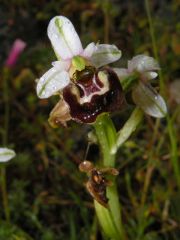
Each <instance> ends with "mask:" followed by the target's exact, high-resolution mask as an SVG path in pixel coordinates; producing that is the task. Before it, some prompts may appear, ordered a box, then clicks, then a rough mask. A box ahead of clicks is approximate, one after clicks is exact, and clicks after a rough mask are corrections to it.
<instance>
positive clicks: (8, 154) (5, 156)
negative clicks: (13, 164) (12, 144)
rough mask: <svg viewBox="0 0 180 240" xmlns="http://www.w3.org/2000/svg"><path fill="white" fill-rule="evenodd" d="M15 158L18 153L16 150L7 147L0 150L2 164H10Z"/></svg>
mask: <svg viewBox="0 0 180 240" xmlns="http://www.w3.org/2000/svg"><path fill="white" fill-rule="evenodd" d="M15 156H16V153H15V151H14V150H12V149H9V148H6V147H3V148H0V162H8V161H9V160H11V159H12V158H14V157H15Z"/></svg>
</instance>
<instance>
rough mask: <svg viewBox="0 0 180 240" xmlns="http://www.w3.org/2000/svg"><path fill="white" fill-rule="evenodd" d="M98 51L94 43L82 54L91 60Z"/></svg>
mask: <svg viewBox="0 0 180 240" xmlns="http://www.w3.org/2000/svg"><path fill="white" fill-rule="evenodd" d="M96 49H97V47H96V44H95V43H94V42H92V43H90V44H88V45H87V47H86V48H85V49H84V51H83V53H82V54H81V56H82V57H85V58H90V57H91V56H92V54H93V52H94V51H95V50H96Z"/></svg>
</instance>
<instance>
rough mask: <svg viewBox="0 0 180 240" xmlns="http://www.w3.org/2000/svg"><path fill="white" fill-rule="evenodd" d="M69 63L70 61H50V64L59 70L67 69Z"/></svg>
mask: <svg viewBox="0 0 180 240" xmlns="http://www.w3.org/2000/svg"><path fill="white" fill-rule="evenodd" d="M70 65H71V61H55V62H52V66H53V67H55V68H56V69H57V70H59V71H68V70H69V68H70Z"/></svg>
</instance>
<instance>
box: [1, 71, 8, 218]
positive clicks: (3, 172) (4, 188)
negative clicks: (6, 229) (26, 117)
mask: <svg viewBox="0 0 180 240" xmlns="http://www.w3.org/2000/svg"><path fill="white" fill-rule="evenodd" d="M8 76H9V70H8V69H7V68H5V69H4V72H3V77H4V79H3V98H4V106H5V111H4V134H3V145H4V146H7V144H8V132H9V111H10V108H9V87H8ZM0 174H1V187H2V200H3V206H4V212H5V217H6V220H7V221H8V222H9V221H10V211H9V205H8V194H7V183H6V167H5V166H3V167H1V168H0Z"/></svg>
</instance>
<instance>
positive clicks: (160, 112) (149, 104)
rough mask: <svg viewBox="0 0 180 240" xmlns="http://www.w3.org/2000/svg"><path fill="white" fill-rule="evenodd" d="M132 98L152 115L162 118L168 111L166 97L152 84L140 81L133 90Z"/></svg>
mask: <svg viewBox="0 0 180 240" xmlns="http://www.w3.org/2000/svg"><path fill="white" fill-rule="evenodd" d="M132 98H133V100H134V102H135V104H136V105H137V106H139V107H140V108H142V109H143V111H144V112H145V113H147V114H148V115H150V116H152V117H156V118H162V117H164V116H165V115H166V113H167V107H166V103H165V101H164V99H163V98H162V97H161V96H160V95H159V94H158V93H156V92H155V90H154V89H153V88H152V87H151V86H150V85H144V84H142V83H139V84H138V86H137V87H136V88H135V89H134V90H133V92H132Z"/></svg>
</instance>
